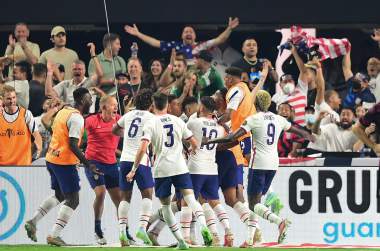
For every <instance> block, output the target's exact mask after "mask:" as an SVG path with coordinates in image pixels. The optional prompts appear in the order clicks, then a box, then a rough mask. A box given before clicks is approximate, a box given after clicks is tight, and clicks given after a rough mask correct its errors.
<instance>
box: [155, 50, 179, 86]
mask: <svg viewBox="0 0 380 251" xmlns="http://www.w3.org/2000/svg"><path fill="white" fill-rule="evenodd" d="M176 56H177V53H176V51H175V49H174V48H173V49H172V53H171V56H170V63H169V65H168V66H167V67H166V69H165V71H164V72H163V73H162V75H161V77H160V81H159V85H160V87H161V88H165V87H168V86H169V85H170V84H171V83H173V81H174V79H173V77H172V72H173V65H174V61H175V57H176Z"/></svg>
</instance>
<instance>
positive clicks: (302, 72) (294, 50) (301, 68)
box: [290, 43, 307, 83]
mask: <svg viewBox="0 0 380 251" xmlns="http://www.w3.org/2000/svg"><path fill="white" fill-rule="evenodd" d="M290 46H291V48H290V51H291V52H292V55H293V57H294V59H295V60H296V64H297V67H298V70H299V71H300V76H299V78H300V79H301V80H302V81H303V82H305V83H306V81H307V77H306V66H305V63H304V62H303V60H302V58H301V57H300V55H299V54H298V51H297V48H296V47H295V46H294V44H292V43H290Z"/></svg>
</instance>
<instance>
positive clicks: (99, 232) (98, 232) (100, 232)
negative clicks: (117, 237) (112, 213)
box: [95, 220, 103, 238]
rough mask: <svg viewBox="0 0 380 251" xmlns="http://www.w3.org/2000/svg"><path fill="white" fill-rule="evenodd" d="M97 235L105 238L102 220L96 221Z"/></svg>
mask: <svg viewBox="0 0 380 251" xmlns="http://www.w3.org/2000/svg"><path fill="white" fill-rule="evenodd" d="M95 233H96V234H97V235H98V236H99V237H101V238H103V231H102V221H101V220H95Z"/></svg>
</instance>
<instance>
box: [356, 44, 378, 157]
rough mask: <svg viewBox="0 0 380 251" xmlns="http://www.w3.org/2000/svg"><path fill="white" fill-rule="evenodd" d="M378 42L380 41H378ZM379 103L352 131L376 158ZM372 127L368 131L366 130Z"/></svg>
mask: <svg viewBox="0 0 380 251" xmlns="http://www.w3.org/2000/svg"><path fill="white" fill-rule="evenodd" d="M379 41H380V40H379ZM379 114H380V102H379V103H377V104H376V105H375V106H373V107H372V108H371V109H369V111H368V112H367V113H366V114H365V115H364V116H363V117H362V118H361V119H360V120H358V121H357V122H356V124H355V126H354V127H353V129H352V131H353V132H354V133H355V135H356V136H357V137H358V138H359V139H360V140H361V141H362V142H363V143H364V144H365V145H366V146H368V147H370V148H371V149H372V150H373V151H374V152H375V154H376V155H377V156H379V157H380V144H379V143H380V116H379ZM370 127H372V128H371V129H370V130H369V131H368V130H366V128H370ZM373 129H375V132H372V133H375V135H374V137H375V140H371V138H370V136H369V135H370V134H371V133H370V132H371V131H372V130H373Z"/></svg>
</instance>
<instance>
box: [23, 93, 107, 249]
mask: <svg viewBox="0 0 380 251" xmlns="http://www.w3.org/2000/svg"><path fill="white" fill-rule="evenodd" d="M73 95H74V101H75V105H74V107H69V106H65V107H63V108H61V109H60V110H59V108H56V109H55V111H53V112H52V113H48V114H45V115H44V116H43V117H42V123H43V124H44V125H45V127H46V128H47V129H48V130H50V131H52V138H51V141H50V145H49V149H48V153H47V155H46V166H47V169H48V171H49V174H50V177H51V188H52V189H53V190H54V191H55V194H54V195H53V196H50V197H49V198H47V199H46V200H45V201H43V203H42V204H41V205H40V207H39V209H38V210H37V211H36V212H35V214H34V216H33V218H32V219H31V220H29V221H27V222H26V224H25V229H26V231H27V234H28V237H29V238H30V239H32V240H33V241H37V238H36V225H37V222H38V221H39V220H40V219H41V218H42V217H43V216H45V215H46V214H47V212H48V211H49V210H50V209H52V208H54V207H55V206H57V205H58V204H59V203H61V202H62V201H64V203H63V205H62V206H61V208H60V209H59V211H58V217H57V219H56V221H55V224H54V226H53V229H52V232H51V234H50V235H49V236H48V237H47V243H48V244H50V245H55V246H63V245H66V244H65V242H64V241H63V240H62V239H61V237H60V235H61V232H62V230H63V228H64V227H65V226H66V225H67V223H68V221H69V220H70V218H71V216H72V215H73V213H74V210H75V209H76V208H77V206H78V205H79V190H80V186H79V175H78V170H77V165H78V164H79V163H80V162H81V163H83V164H84V166H85V167H86V168H88V169H90V171H91V172H92V173H93V174H94V178H95V179H96V178H97V177H99V175H103V174H102V173H101V172H99V170H98V169H97V168H96V166H95V164H91V163H90V162H89V161H88V160H87V159H86V158H85V156H84V155H83V153H82V152H81V150H80V149H79V144H80V139H81V138H82V134H83V130H84V119H83V116H82V115H83V114H87V113H88V111H89V109H90V107H91V105H92V99H91V95H90V93H89V91H88V90H87V89H86V88H82V87H80V88H78V89H76V90H75V91H74V93H73ZM58 110H59V111H58ZM53 113H55V114H54V119H52V117H53V116H52V115H53ZM52 121H53V122H52Z"/></svg>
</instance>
